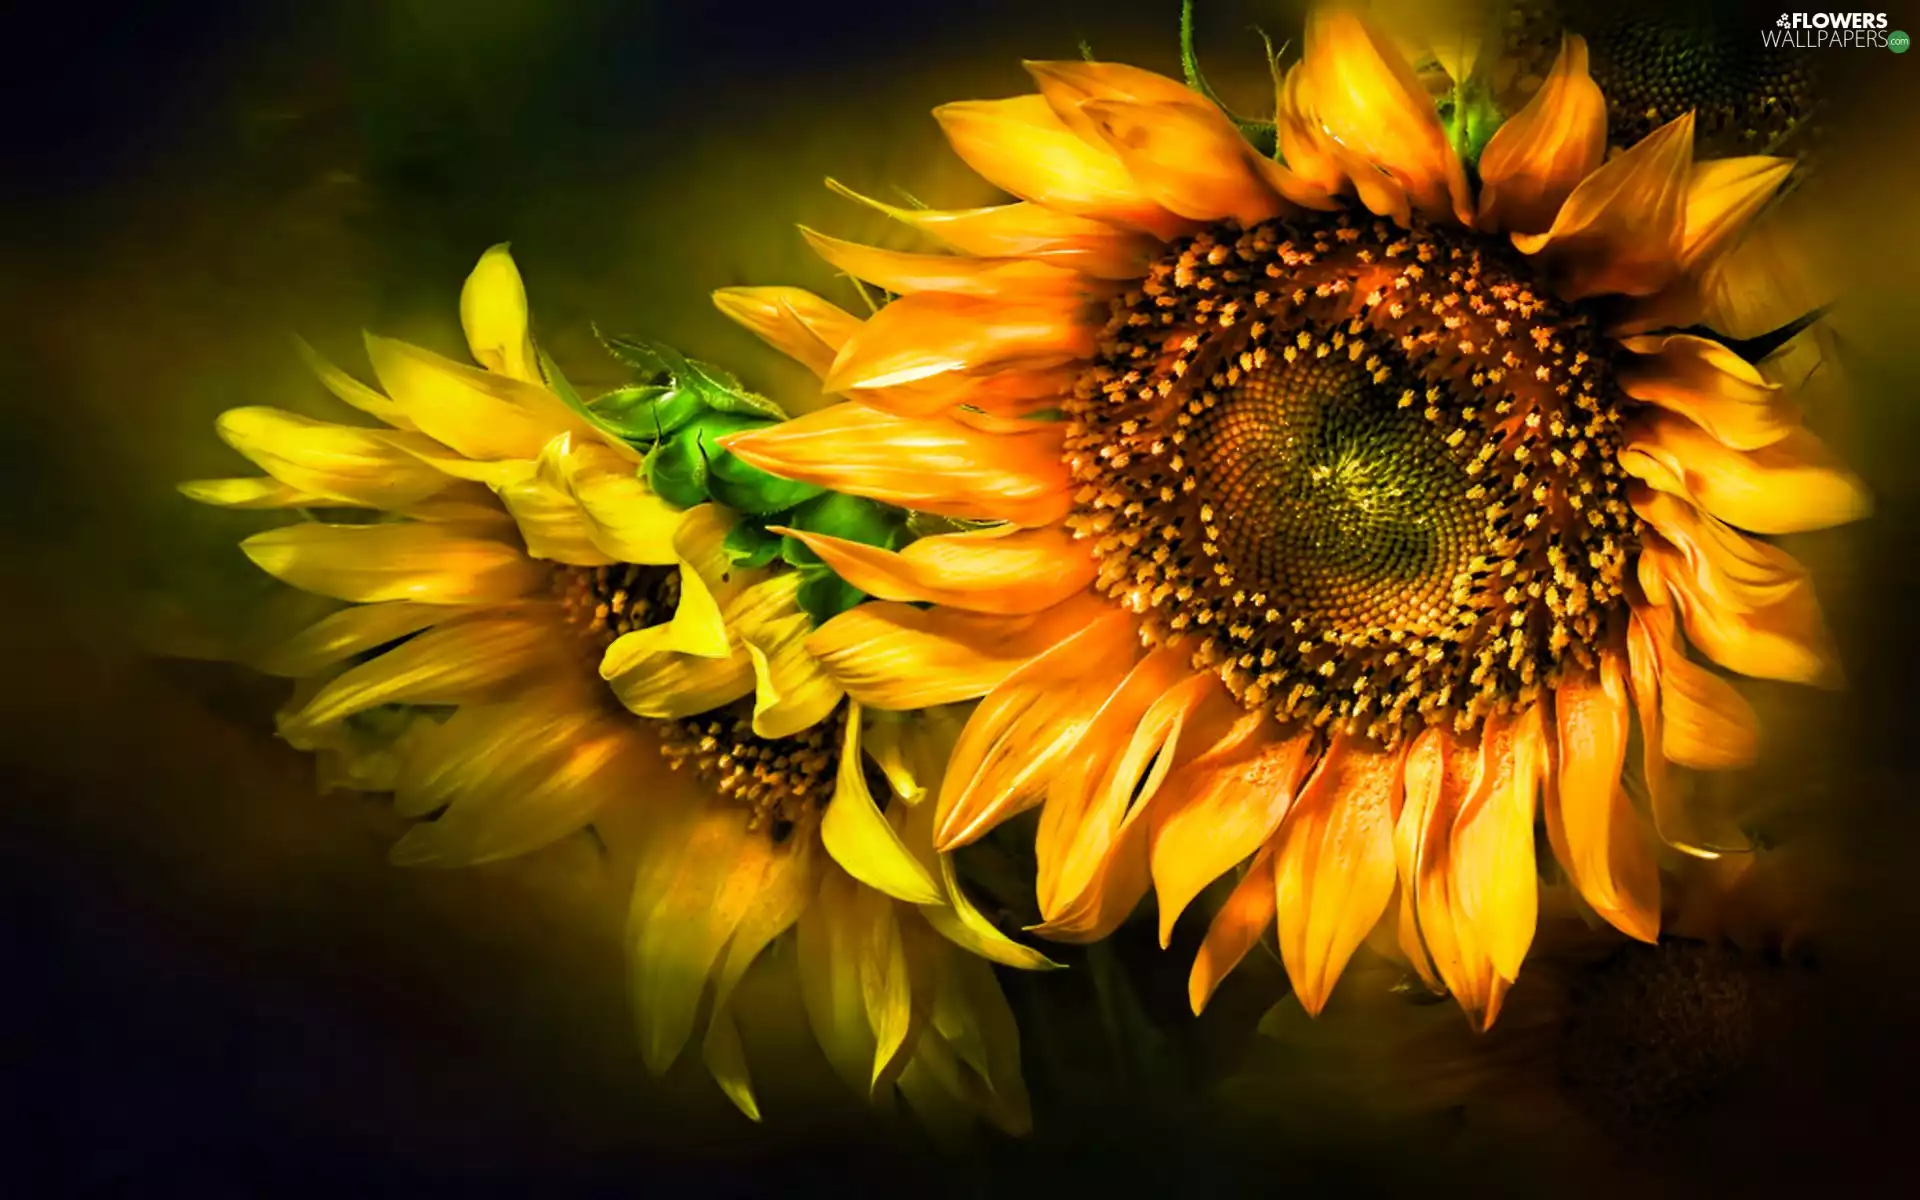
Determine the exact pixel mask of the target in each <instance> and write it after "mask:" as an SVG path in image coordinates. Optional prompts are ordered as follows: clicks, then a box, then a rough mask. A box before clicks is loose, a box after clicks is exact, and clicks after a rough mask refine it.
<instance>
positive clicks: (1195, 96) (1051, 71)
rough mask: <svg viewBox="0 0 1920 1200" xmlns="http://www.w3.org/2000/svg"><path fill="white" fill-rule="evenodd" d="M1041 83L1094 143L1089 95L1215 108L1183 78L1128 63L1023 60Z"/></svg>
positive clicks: (1056, 108) (1050, 101)
mask: <svg viewBox="0 0 1920 1200" xmlns="http://www.w3.org/2000/svg"><path fill="white" fill-rule="evenodd" d="M1022 65H1024V66H1025V67H1026V68H1027V73H1028V74H1029V75H1032V76H1033V81H1034V83H1035V84H1037V85H1038V86H1039V88H1040V95H1041V96H1042V97H1043V98H1045V100H1046V102H1047V106H1048V107H1049V108H1051V109H1053V112H1054V115H1055V116H1057V117H1059V118H1060V120H1061V121H1062V122H1063V123H1064V124H1065V125H1066V126H1067V128H1069V129H1071V130H1073V132H1074V133H1075V134H1076V135H1078V136H1079V138H1080V140H1081V141H1084V142H1086V143H1087V144H1088V145H1091V146H1098V145H1100V144H1101V137H1100V131H1099V128H1098V125H1097V123H1096V122H1095V121H1094V120H1093V118H1091V117H1090V116H1088V115H1087V114H1086V112H1084V111H1083V109H1082V108H1081V105H1082V104H1083V103H1084V102H1086V101H1088V100H1122V101H1129V102H1133V103H1138V104H1169V105H1179V106H1182V107H1186V108H1196V109H1212V110H1213V111H1214V112H1216V113H1217V112H1219V111H1220V110H1219V109H1218V108H1215V107H1214V105H1213V103H1212V101H1210V100H1208V99H1207V98H1206V97H1205V96H1202V95H1201V94H1200V93H1199V92H1196V91H1194V90H1193V89H1192V88H1190V87H1188V86H1187V85H1186V84H1184V83H1181V82H1179V81H1178V80H1174V79H1169V78H1167V77H1166V76H1165V75H1160V74H1157V73H1155V72H1153V71H1148V70H1146V69H1144V68H1142V67H1134V66H1129V65H1127V64H1126V63H1110V62H1086V61H1082V60H1074V59H1061V60H1056V61H1051V62H1034V61H1029V62H1027V63H1024V64H1022Z"/></svg>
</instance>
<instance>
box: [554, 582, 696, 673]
mask: <svg viewBox="0 0 1920 1200" xmlns="http://www.w3.org/2000/svg"><path fill="white" fill-rule="evenodd" d="M551 586H552V589H553V595H554V598H555V599H557V600H558V601H559V602H560V610H561V612H562V613H563V614H565V616H566V619H567V624H568V625H569V626H570V627H571V628H572V629H573V630H574V631H575V632H576V633H578V634H579V635H580V640H581V642H582V644H583V645H584V646H585V647H586V650H587V652H588V653H589V654H590V655H591V656H592V657H593V658H594V659H595V661H596V663H597V662H598V659H599V657H600V656H601V655H602V654H605V653H606V650H607V647H608V646H611V645H613V643H614V641H615V640H616V639H618V638H619V637H620V636H621V635H622V634H627V633H632V632H634V631H635V630H638V629H645V628H647V627H649V626H652V625H662V624H665V623H666V622H667V621H669V620H671V619H672V618H673V613H674V609H676V608H678V607H679V605H680V573H679V571H678V569H677V568H674V567H643V566H640V565H638V564H635V563H614V564H613V565H612V566H606V567H559V568H557V569H556V570H555V571H554V573H553V583H552V585H551Z"/></svg>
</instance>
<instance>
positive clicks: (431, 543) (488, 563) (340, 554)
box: [240, 521, 547, 604]
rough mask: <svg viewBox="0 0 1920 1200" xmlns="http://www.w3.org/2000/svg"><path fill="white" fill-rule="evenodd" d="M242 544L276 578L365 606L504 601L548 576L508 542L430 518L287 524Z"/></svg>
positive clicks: (254, 536) (249, 556) (522, 594)
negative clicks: (467, 532)
mask: <svg viewBox="0 0 1920 1200" xmlns="http://www.w3.org/2000/svg"><path fill="white" fill-rule="evenodd" d="M240 549H241V550H242V551H244V552H245V553H246V555H247V557H248V558H250V559H252V560H253V562H254V565H255V566H257V567H259V568H260V569H261V570H263V571H265V572H266V573H267V574H269V575H272V576H273V577H274V578H276V579H279V580H282V581H283V582H286V583H290V584H292V585H293V586H294V587H297V588H304V589H305V590H307V591H309V592H318V593H320V594H321V595H323V596H332V597H334V598H336V599H340V600H351V601H354V602H356V603H360V604H372V603H376V602H378V601H381V600H417V601H420V602H422V603H426V604H486V603H499V602H502V601H506V600H513V599H517V598H519V597H521V596H524V595H527V594H528V593H529V592H532V591H533V590H534V589H536V588H538V587H539V586H540V585H541V584H543V583H544V582H546V578H547V568H546V567H544V566H542V565H541V564H539V563H536V562H534V561H533V560H532V559H530V558H528V557H527V556H526V555H524V554H522V553H520V551H518V550H516V549H514V548H513V547H512V546H510V545H508V544H507V543H505V542H500V541H495V540H493V539H492V538H481V537H470V536H465V535H463V534H462V533H461V532H460V531H459V530H458V529H457V528H453V527H449V526H446V525H438V524H429V523H425V522H413V521H407V522H394V523H391V524H381V525H323V524H318V523H310V524H304V525H289V526H287V527H285V528H283V529H269V530H267V531H266V532H265V533H256V534H254V535H253V536H252V537H250V538H248V539H246V540H245V541H243V542H241V543H240Z"/></svg>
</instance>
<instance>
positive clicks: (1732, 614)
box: [1633, 489, 1842, 687]
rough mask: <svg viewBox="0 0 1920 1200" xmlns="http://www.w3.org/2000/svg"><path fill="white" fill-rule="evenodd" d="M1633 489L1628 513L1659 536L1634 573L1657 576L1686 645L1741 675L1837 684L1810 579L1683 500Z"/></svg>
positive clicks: (1786, 558) (1785, 557)
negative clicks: (1689, 642) (1683, 631)
mask: <svg viewBox="0 0 1920 1200" xmlns="http://www.w3.org/2000/svg"><path fill="white" fill-rule="evenodd" d="M1636 491H1637V493H1638V494H1636V495H1635V496H1634V497H1633V506H1634V511H1635V512H1637V513H1639V514H1640V516H1641V518H1642V519H1643V520H1645V521H1646V522H1647V523H1648V524H1649V525H1651V526H1653V528H1654V529H1655V531H1657V532H1658V533H1659V535H1660V538H1659V540H1658V541H1653V542H1650V543H1649V544H1648V545H1646V546H1644V547H1642V550H1641V561H1642V564H1643V566H1642V570H1643V571H1644V570H1647V569H1652V570H1655V571H1657V572H1658V573H1659V577H1660V579H1661V581H1662V583H1663V584H1664V587H1665V590H1666V591H1667V592H1668V593H1669V594H1670V595H1672V596H1673V598H1674V602H1675V605H1676V607H1678V608H1679V610H1680V618H1681V621H1682V622H1683V623H1684V624H1685V625H1686V629H1687V636H1688V638H1690V639H1691V640H1692V642H1693V644H1694V645H1696V646H1698V647H1700V649H1701V650H1702V651H1703V652H1704V653H1705V654H1706V655H1707V657H1708V658H1711V659H1712V660H1713V661H1715V662H1717V663H1719V664H1720V665H1721V666H1723V667H1726V668H1727V669H1729V670H1732V671H1738V672H1739V673H1741V674H1742V675H1752V676H1755V677H1758V678H1761V679H1783V680H1786V681H1788V682H1790V683H1811V684H1814V685H1816V686H1820V687H1839V686H1840V685H1841V682H1842V680H1841V676H1840V664H1839V661H1838V659H1837V657H1836V656H1835V653H1834V648H1833V639H1832V637H1831V636H1830V635H1829V634H1828V632H1827V626H1826V621H1825V619H1824V618H1823V617H1822V616H1821V613H1820V603H1819V601H1818V600H1817V599H1816V598H1815V597H1814V593H1813V584H1812V581H1811V580H1810V579H1809V578H1808V577H1807V572H1806V569H1805V568H1804V567H1802V566H1801V565H1800V564H1799V563H1798V562H1796V561H1795V560H1794V558H1793V556H1792V555H1790V554H1788V553H1787V552H1786V551H1784V550H1782V549H1780V548H1779V547H1778V546H1773V545H1769V544H1768V543H1766V542H1758V541H1755V540H1753V539H1752V538H1748V537H1744V536H1742V535H1741V534H1739V533H1736V532H1734V531H1733V530H1732V529H1729V528H1728V527H1727V526H1726V525H1723V524H1722V523H1720V522H1719V521H1716V520H1714V519H1713V518H1712V517H1710V516H1708V515H1707V514H1705V513H1703V512H1701V511H1700V510H1699V509H1697V508H1695V507H1693V505H1691V504H1688V503H1687V502H1686V501H1684V500H1679V499H1676V498H1675V497H1673V496H1669V495H1667V494H1665V493H1663V492H1653V491H1647V490H1646V489H1636Z"/></svg>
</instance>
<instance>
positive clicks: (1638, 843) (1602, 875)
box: [1546, 650, 1660, 942]
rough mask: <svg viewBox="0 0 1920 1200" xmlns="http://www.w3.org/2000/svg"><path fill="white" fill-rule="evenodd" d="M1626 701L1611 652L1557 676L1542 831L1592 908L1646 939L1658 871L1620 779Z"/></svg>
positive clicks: (1656, 900)
mask: <svg viewBox="0 0 1920 1200" xmlns="http://www.w3.org/2000/svg"><path fill="white" fill-rule="evenodd" d="M1631 703H1632V701H1631V699H1630V698H1629V697H1628V695H1627V682H1626V677H1625V674H1624V664H1623V663H1622V662H1621V660H1620V655H1619V654H1618V653H1615V652H1612V651H1606V650H1603V651H1601V653H1600V665H1599V667H1598V669H1597V670H1593V671H1587V672H1578V673H1570V674H1568V675H1567V676H1565V677H1564V678H1563V679H1562V680H1561V681H1560V686H1559V688H1558V689H1556V691H1555V692H1554V711H1555V716H1556V718H1557V720H1558V725H1557V729H1556V737H1557V742H1556V752H1557V759H1558V762H1557V764H1556V765H1557V770H1556V771H1555V773H1554V774H1553V775H1551V776H1550V777H1549V781H1548V787H1547V800H1546V817H1547V836H1548V838H1549V839H1550V840H1551V841H1552V843H1553V850H1554V857H1556V858H1558V859H1559V860H1560V865H1561V866H1563V867H1565V868H1566V870H1567V876H1568V878H1570V879H1571V880H1572V881H1573V886H1574V887H1575V888H1577V889H1578V890H1579V892H1580V895H1581V896H1582V897H1583V898H1585V900H1586V902H1587V903H1588V904H1590V905H1592V906H1593V910H1594V911H1595V912H1597V913H1599V914H1600V915H1601V916H1602V917H1605V918H1606V919H1607V921H1608V922H1609V923H1611V924H1612V925H1613V926H1614V927H1615V928H1617V929H1619V930H1620V931H1621V932H1622V933H1624V934H1626V935H1627V936H1629V937H1635V938H1638V939H1640V940H1641V941H1643V942H1651V941H1654V940H1655V939H1657V938H1658V937H1659V936H1660V872H1659V868H1658V866H1657V864H1656V863H1655V861H1654V857H1653V848H1652V846H1650V845H1649V844H1648V840H1647V835H1646V830H1645V829H1644V827H1643V826H1642V825H1641V823H1640V820H1639V817H1638V816H1637V815H1636V814H1635V813H1634V811H1633V802H1632V801H1631V800H1630V799H1629V798H1628V797H1627V793H1626V789H1625V788H1624V787H1622V786H1621V779H1620V771H1621V768H1622V767H1623V766H1624V765H1625V763H1626V757H1627V736H1628V732H1629V730H1630V728H1631V724H1632V719H1633V718H1632V709H1631V707H1630V705H1631Z"/></svg>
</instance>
